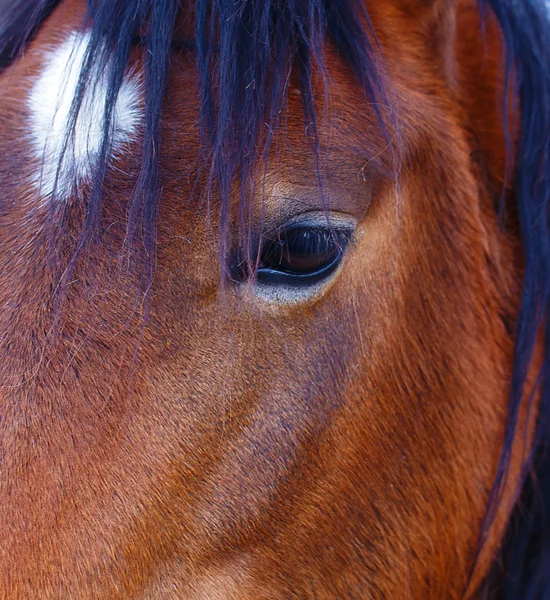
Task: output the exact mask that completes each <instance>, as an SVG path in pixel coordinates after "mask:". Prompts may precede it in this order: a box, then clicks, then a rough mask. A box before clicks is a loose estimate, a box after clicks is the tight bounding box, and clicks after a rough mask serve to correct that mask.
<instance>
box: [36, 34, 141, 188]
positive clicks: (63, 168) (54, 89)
mask: <svg viewBox="0 0 550 600" xmlns="http://www.w3.org/2000/svg"><path fill="white" fill-rule="evenodd" d="M89 39H90V36H89V34H76V33H75V34H72V35H71V36H70V37H69V38H68V39H67V40H66V41H65V42H64V43H63V44H61V46H59V47H57V48H56V49H55V50H53V52H52V53H51V54H50V55H49V56H48V57H47V58H46V61H45V67H44V70H43V71H42V73H41V74H40V76H39V77H38V79H37V81H36V82H35V84H34V86H33V88H32V90H31V93H30V96H29V99H28V104H29V108H30V115H31V138H32V145H33V148H34V151H35V156H36V157H37V158H38V159H39V161H40V163H41V169H40V171H39V172H38V174H37V175H36V177H35V178H34V179H35V183H36V185H37V187H38V188H39V191H40V194H41V196H42V197H43V198H49V197H50V196H51V195H52V194H54V192H55V196H56V198H59V199H68V198H69V197H70V195H71V194H73V193H74V191H75V187H76V186H77V185H78V183H80V182H82V181H86V180H87V179H89V178H90V177H91V175H92V172H93V167H94V161H96V160H97V159H98V156H99V153H100V151H101V144H102V141H103V121H104V117H105V102H106V97H107V81H106V75H105V74H104V73H101V74H98V73H97V72H95V70H94V69H92V72H91V73H90V78H89V83H88V86H87V90H86V92H85V94H84V98H83V101H82V106H81V108H80V112H79V115H78V118H77V120H76V124H75V130H74V137H73V138H72V140H73V141H72V143H71V144H70V145H69V146H67V143H66V142H67V133H68V125H69V118H70V112H71V105H72V102H73V99H74V97H75V95H76V91H77V85H78V79H79V76H80V71H81V69H82V66H83V62H84V59H85V54H86V48H87V46H88V43H89ZM141 100H142V94H141V85H140V79H139V77H138V76H127V77H126V78H125V79H124V82H123V83H122V87H121V89H120V93H119V96H118V100H117V103H116V106H115V108H114V110H113V117H112V127H111V146H110V150H111V153H117V152H120V150H121V146H122V145H123V144H124V143H125V142H128V141H129V140H130V139H131V138H132V136H133V135H134V134H135V133H136V130H137V128H138V126H139V123H140V121H141V119H142V113H143V109H142V101H141ZM56 179H57V182H56Z"/></svg>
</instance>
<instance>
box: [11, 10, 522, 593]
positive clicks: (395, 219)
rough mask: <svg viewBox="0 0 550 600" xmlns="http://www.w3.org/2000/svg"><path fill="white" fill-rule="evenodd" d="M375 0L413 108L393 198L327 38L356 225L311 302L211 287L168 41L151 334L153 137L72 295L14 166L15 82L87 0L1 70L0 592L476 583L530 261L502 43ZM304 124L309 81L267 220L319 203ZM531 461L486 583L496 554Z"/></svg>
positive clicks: (328, 130) (190, 94)
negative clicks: (142, 252) (515, 205)
mask: <svg viewBox="0 0 550 600" xmlns="http://www.w3.org/2000/svg"><path fill="white" fill-rule="evenodd" d="M369 12H370V13H371V16H372V21H373V24H374V28H375V30H376V32H377V35H378V36H379V39H380V42H381V45H382V48H383V50H384V53H385V55H386V57H387V61H388V67H389V69H390V72H391V79H392V80H393V81H394V82H395V87H396V93H395V101H396V107H395V110H397V111H398V113H399V116H400V117H401V118H402V120H403V123H404V130H403V133H402V136H403V141H404V168H403V172H402V177H401V185H400V190H399V194H398V193H397V191H396V190H395V186H394V185H393V184H392V182H391V180H390V179H388V178H387V177H384V175H383V174H382V173H383V169H381V168H380V169H377V165H376V164H375V163H373V164H371V165H364V164H363V162H362V161H361V160H360V159H359V157H358V156H357V155H355V154H354V153H353V152H352V150H350V147H351V146H352V144H350V140H351V141H352V140H353V136H356V139H363V140H365V139H368V140H372V141H370V142H369V143H371V144H372V147H373V148H377V144H381V146H380V148H379V151H380V156H379V161H380V164H381V165H382V164H384V163H385V164H387V162H388V161H389V160H390V156H389V151H388V149H387V148H385V147H384V144H382V142H381V141H380V140H379V139H378V138H379V136H377V134H376V132H375V127H374V125H373V123H374V117H373V111H372V107H370V106H368V105H366V104H365V103H364V101H363V100H362V97H361V95H360V94H359V92H358V90H357V85H356V83H355V82H354V79H353V76H352V74H351V73H350V71H349V69H348V67H347V66H346V65H344V64H342V62H341V59H339V58H338V56H336V54H335V53H334V51H333V50H332V49H330V47H329V48H327V64H328V65H329V69H328V70H329V74H330V76H331V78H332V80H331V90H330V91H331V94H330V99H331V105H330V106H329V107H328V110H327V112H326V115H327V119H328V121H325V122H324V123H323V124H322V127H321V130H322V131H323V132H324V137H323V140H322V141H323V155H322V156H323V161H322V165H323V173H324V175H325V179H326V181H327V186H328V188H329V189H330V191H331V197H332V198H333V203H332V205H331V208H332V209H333V210H338V211H341V212H347V213H351V214H353V215H354V216H356V217H357V218H359V219H361V226H360V230H359V233H358V236H357V240H356V243H355V244H354V245H353V246H352V247H351V248H350V250H349V252H348V254H347V256H346V259H345V262H344V264H343V266H342V268H341V271H340V272H339V274H338V277H337V278H336V281H335V282H334V283H333V284H332V285H331V286H330V287H329V288H328V289H327V290H326V291H325V292H324V293H323V294H322V295H321V296H320V297H317V298H316V299H314V300H312V301H310V302H306V303H302V304H299V305H295V306H287V307H280V306H274V305H267V304H265V303H263V302H261V301H259V300H258V299H256V298H255V297H254V296H253V295H252V294H251V293H250V290H247V289H241V290H237V289H236V288H235V287H232V286H231V285H229V286H226V288H225V289H224V290H223V293H222V291H221V290H220V277H219V272H220V269H219V256H218V245H217V238H216V231H215V227H214V225H213V223H215V199H213V203H214V204H213V206H212V207H211V210H212V211H213V216H210V217H209V215H208V212H207V207H206V204H205V202H204V201H203V200H202V199H201V197H200V193H199V194H197V193H195V194H193V190H194V189H195V180H196V170H197V149H198V143H199V142H198V129H197V115H198V97H197V86H196V83H195V82H196V75H195V71H194V63H193V57H192V56H190V55H187V54H185V53H182V54H180V55H176V56H174V58H173V62H172V69H171V79H170V83H169V87H168V92H167V95H166V103H165V116H164V121H163V149H162V152H163V155H162V161H161V167H162V173H161V175H162V185H163V188H164V193H163V199H162V206H161V214H160V219H159V233H158V259H157V271H156V275H155V280H154V285H153V290H152V303H151V308H150V315H149V318H148V321H147V325H146V328H145V330H144V332H143V338H142V339H141V342H140V335H141V310H142V307H141V306H140V305H139V303H137V304H136V301H135V295H136V293H137V286H136V285H135V282H133V280H132V276H131V274H130V273H129V274H127V279H124V278H121V277H120V269H119V265H118V262H117V260H116V258H115V257H116V251H117V250H118V249H119V248H120V244H121V243H122V240H123V238H124V230H125V222H124V218H125V217H124V215H125V207H124V198H125V197H127V196H128V194H129V192H130V190H131V189H132V186H133V184H134V182H135V175H136V171H137V168H138V156H139V152H138V150H139V143H138V142H136V143H135V145H134V146H132V148H131V151H129V152H128V153H127V155H126V156H125V158H124V159H123V163H122V164H121V170H120V171H116V172H113V173H110V174H109V176H108V180H107V183H106V186H107V192H106V193H107V205H106V213H105V216H104V233H103V234H102V236H101V239H100V242H99V244H98V246H97V249H96V251H97V258H96V259H95V260H94V263H93V264H88V263H87V262H86V261H84V260H83V261H81V262H80V263H79V265H78V267H77V269H76V271H75V274H74V277H73V279H74V282H73V283H71V285H70V286H69V288H68V289H69V292H68V299H67V301H66V304H65V306H64V307H62V308H61V309H59V310H57V309H56V305H55V302H54V300H53V298H54V293H55V289H56V285H57V281H58V277H59V273H58V272H57V271H56V270H55V269H53V268H52V267H51V266H49V265H50V261H49V260H48V259H47V256H48V253H50V252H51V251H52V248H51V246H50V245H49V244H48V239H49V238H48V236H47V228H46V229H41V228H42V226H43V224H44V223H45V222H46V221H47V218H48V214H47V211H46V210H45V209H44V210H42V209H36V208H33V207H35V206H37V205H38V198H36V196H35V192H33V191H32V189H31V188H30V187H29V186H28V185H27V184H26V183H25V181H24V179H23V174H25V173H27V172H28V169H29V164H28V158H27V157H28V152H29V150H28V146H27V144H28V142H27V141H26V139H25V135H24V134H25V131H26V126H27V125H26V123H27V118H28V116H27V114H26V113H25V110H24V109H22V106H23V105H24V98H25V97H26V94H27V91H28V87H29V85H30V83H31V78H32V76H33V75H35V74H37V73H38V72H39V71H40V68H41V64H42V60H43V49H44V48H45V47H46V45H48V44H55V43H57V42H58V41H59V40H60V39H62V37H63V35H64V34H65V33H66V32H69V31H72V30H74V29H75V28H76V27H77V25H78V24H79V22H80V18H81V6H80V3H79V2H77V1H76V0H71V1H67V2H65V3H64V4H63V5H62V7H61V8H60V9H59V10H57V11H56V12H55V13H54V14H53V16H52V17H51V18H50V19H49V20H48V21H47V22H46V24H45V25H44V26H43V28H42V29H41V30H40V32H39V33H38V35H37V37H36V39H35V40H34V42H33V43H32V44H31V46H30V48H29V49H28V51H27V52H26V54H25V56H24V57H23V58H22V59H21V60H19V61H18V62H16V63H15V64H14V65H13V66H12V67H11V68H9V69H8V70H7V71H6V72H4V73H3V75H2V79H1V81H0V94H1V96H0V97H1V98H2V101H1V102H0V121H1V123H2V135H1V137H0V147H1V150H0V151H1V156H2V157H3V158H2V161H1V163H0V189H2V194H3V197H2V212H1V214H0V238H1V239H2V244H1V245H0V265H1V272H2V273H3V276H2V277H1V278H0V356H2V360H1V364H0V378H1V383H2V388H1V393H2V396H1V402H2V404H1V410H0V415H1V418H0V435H1V439H2V455H1V456H2V458H1V462H0V468H1V476H0V507H1V508H0V540H2V541H1V545H0V598H2V599H6V600H19V599H25V600H28V599H30V598H33V599H34V598H36V599H38V598H40V599H41V600H47V599H54V598H56V599H57V598H63V599H64V600H65V599H69V598H71V599H75V600H76V599H78V600H85V599H94V600H99V599H115V598H128V599H129V598H131V599H136V600H137V599H143V600H145V599H147V600H153V599H155V600H157V599H161V598H162V599H163V600H168V599H176V598H178V599H179V598H186V599H197V600H199V599H203V598H204V599H209V600H210V599H217V598H219V599H222V598H223V599H233V600H260V599H266V600H267V599H270V600H271V599H281V600H282V599H285V600H289V599H291V598H296V599H298V598H300V599H302V598H311V599H316V600H323V599H343V598H345V599H349V600H352V599H356V598H357V599H359V598H361V599H366V598H402V599H423V600H424V599H428V598H434V599H459V598H464V597H466V586H467V581H468V576H469V574H470V571H471V568H472V561H473V558H474V552H475V548H476V544H477V538H478V533H479V528H480V524H481V521H482V519H483V515H484V511H485V506H486V503H487V499H488V492H489V490H490V488H491V485H492V482H493V478H494V475H495V472H496V467H497V463H498V460H499V454H500V448H501V443H502V436H503V428H504V419H505V407H506V401H507V392H508V385H509V378H510V374H511V356H512V349H513V344H512V340H511V337H510V333H509V331H510V325H511V324H512V323H513V321H514V318H515V315H516V313H517V307H518V282H519V280H520V279H519V278H520V274H521V256H520V253H519V250H518V244H517V243H516V239H515V234H514V228H513V215H510V219H509V220H510V223H511V224H510V228H509V231H508V232H507V233H506V232H504V231H503V230H502V229H500V228H499V226H498V222H497V215H496V212H495V209H494V207H495V199H497V198H498V194H499V189H500V188H499V185H500V183H501V182H502V180H503V169H504V149H503V148H504V143H503V137H502V130H501V125H500V123H501V119H500V116H499V115H498V114H497V110H496V102H495V97H496V89H497V86H498V81H497V72H498V59H499V43H498V36H497V35H496V32H495V31H494V30H492V29H491V28H490V34H489V37H488V42H487V46H486V47H484V45H483V43H482V41H481V39H480V36H479V34H478V21H477V19H478V17H477V13H476V11H475V10H474V7H473V6H470V5H469V4H468V3H467V2H463V3H460V4H459V3H458V1H457V2H451V1H450V0H449V1H446V0H441V1H437V2H422V3H421V2H419V1H417V0H415V1H413V0H385V1H384V2H378V3H371V5H370V6H369ZM134 60H136V61H137V62H138V63H139V60H140V58H139V56H136V57H134ZM302 115H303V113H302V109H301V100H300V97H299V96H298V95H297V94H293V93H292V92H291V94H290V100H289V113H288V116H287V127H286V129H285V130H284V131H281V132H280V142H279V143H280V145H281V147H282V148H283V149H284V152H281V155H280V156H279V157H278V160H277V161H276V165H277V167H276V168H275V166H274V165H275V161H274V162H272V163H270V164H271V165H272V167H271V168H270V170H269V172H268V175H267V182H268V189H269V190H270V192H269V193H268V197H267V201H266V206H265V210H266V215H265V218H266V220H267V222H272V223H277V222H278V220H279V221H280V218H281V215H283V214H284V215H289V214H290V215H293V214H296V212H297V211H298V210H303V206H301V205H300V204H299V203H298V202H297V198H298V197H301V198H302V202H303V203H305V205H306V207H307V206H309V205H310V204H311V206H312V207H313V206H314V204H315V201H316V198H317V196H316V189H315V187H314V186H313V183H312V181H314V178H312V176H311V173H312V169H313V163H312V160H311V159H310V158H308V153H307V152H305V151H304V147H305V141H304V137H303V116H302ZM15 141H17V143H15ZM37 168H38V167H37ZM365 179H366V180H367V182H365ZM202 183H203V184H204V181H203V182H202ZM273 190H279V191H280V190H283V192H282V193H275V192H274V191H273ZM81 211H82V204H80V205H79V203H78V202H74V203H72V204H71V205H70V206H69V207H68V208H67V210H66V211H65V213H64V214H63V219H64V220H63V227H62V229H63V231H64V234H63V235H62V236H60V235H58V236H56V239H55V246H56V248H55V250H56V251H57V252H58V253H59V257H60V259H59V260H60V265H62V264H64V260H66V258H67V257H68V256H70V254H71V252H72V251H73V249H74V239H75V235H76V231H77V229H78V226H79V223H80V220H81V218H82V214H81ZM59 219H61V213H60V214H59ZM56 314H62V315H63V319H62V322H61V324H58V328H59V331H60V333H59V340H58V342H57V343H56V344H50V343H49V342H48V340H49V336H48V334H49V332H50V331H51V328H52V327H53V326H55V325H56V322H55V315H56ZM138 342H140V351H139V353H138V354H137V358H136V362H135V365H134V370H133V374H132V373H131V369H132V360H133V355H134V349H135V348H136V345H137V344H138ZM521 451H522V448H521V446H520V444H518V445H517V446H516V453H515V455H514V461H513V469H512V477H511V482H510V485H509V486H508V488H507V492H506V494H505V499H504V502H503V510H502V511H501V513H500V514H499V518H498V519H497V521H496V524H495V527H494V528H493V532H492V536H491V537H490V539H489V541H488V544H487V546H486V550H485V554H484V555H482V560H481V561H480V563H479V567H478V570H477V571H476V574H475V576H474V579H473V583H472V585H471V587H470V591H469V592H468V596H469V597H471V594H472V593H473V591H474V590H475V588H476V587H477V585H478V583H479V582H480V581H481V579H482V578H483V575H484V574H485V572H486V571H487V570H488V568H489V566H490V563H491V561H492V560H493V559H494V558H495V556H496V554H497V551H498V546H499V542H500V539H501V538H502V535H503V527H504V525H505V522H506V519H507V515H508V513H509V511H510V508H511V506H512V504H513V502H514V500H515V492H516V490H515V481H516V478H517V468H518V460H519V457H520V454H521Z"/></svg>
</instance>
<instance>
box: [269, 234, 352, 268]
mask: <svg viewBox="0 0 550 600" xmlns="http://www.w3.org/2000/svg"><path fill="white" fill-rule="evenodd" d="M344 238H346V236H345V235H344V234H341V235H338V234H335V233H334V232H332V231H331V230H329V229H328V228H313V227H309V228H306V227H296V228H292V229H290V230H287V231H282V232H280V234H279V237H278V239H277V240H275V241H272V242H270V243H268V244H266V246H265V247H264V251H263V252H262V260H261V263H262V267H263V268H268V269H272V270H274V271H278V272H280V273H287V274H289V275H308V274H313V273H317V272H318V271H321V270H322V269H324V268H326V267H327V266H328V265H330V264H332V263H334V262H335V261H336V260H337V259H338V258H339V256H340V255H341V254H342V252H343V249H344V247H345V244H347V241H348V240H347V238H346V239H344Z"/></svg>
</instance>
